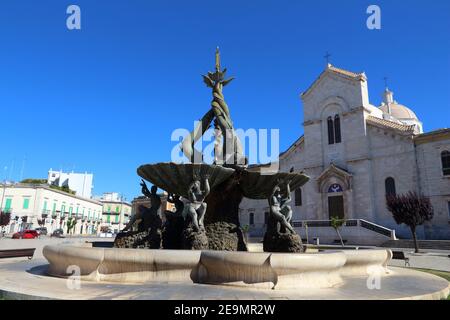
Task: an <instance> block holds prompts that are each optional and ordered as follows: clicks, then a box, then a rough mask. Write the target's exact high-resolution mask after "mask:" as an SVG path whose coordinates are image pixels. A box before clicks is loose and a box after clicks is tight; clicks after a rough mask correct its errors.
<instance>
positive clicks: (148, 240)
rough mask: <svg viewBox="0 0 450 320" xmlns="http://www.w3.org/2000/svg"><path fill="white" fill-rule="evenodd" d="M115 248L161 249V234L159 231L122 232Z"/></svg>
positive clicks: (116, 240)
mask: <svg viewBox="0 0 450 320" xmlns="http://www.w3.org/2000/svg"><path fill="white" fill-rule="evenodd" d="M114 248H135V249H136V248H139V249H159V248H161V232H160V231H159V230H158V231H156V232H148V231H142V232H138V231H129V232H120V233H119V234H117V236H116V239H115V240H114Z"/></svg>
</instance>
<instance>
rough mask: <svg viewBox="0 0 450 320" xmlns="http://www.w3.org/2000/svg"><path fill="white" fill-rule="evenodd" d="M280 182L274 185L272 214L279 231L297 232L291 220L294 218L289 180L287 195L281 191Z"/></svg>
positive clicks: (271, 200) (271, 201) (271, 199)
mask: <svg viewBox="0 0 450 320" xmlns="http://www.w3.org/2000/svg"><path fill="white" fill-rule="evenodd" d="M280 184H281V183H279V184H277V185H275V186H274V188H273V190H272V194H271V196H270V198H269V205H270V215H271V217H272V218H273V219H274V220H275V221H276V229H277V233H280V232H281V231H284V230H285V231H286V232H287V231H289V232H290V233H295V231H294V229H293V228H292V226H291V224H290V221H291V219H292V209H291V207H290V206H289V205H288V203H289V202H290V201H291V195H290V191H291V190H290V186H289V182H287V183H286V190H287V191H286V195H283V194H282V193H281V188H280Z"/></svg>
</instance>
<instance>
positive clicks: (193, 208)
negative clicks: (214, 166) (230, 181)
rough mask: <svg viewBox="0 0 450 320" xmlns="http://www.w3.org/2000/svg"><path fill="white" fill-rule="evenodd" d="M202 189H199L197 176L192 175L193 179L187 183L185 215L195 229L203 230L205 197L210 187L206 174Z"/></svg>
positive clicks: (199, 184) (199, 183)
mask: <svg viewBox="0 0 450 320" xmlns="http://www.w3.org/2000/svg"><path fill="white" fill-rule="evenodd" d="M204 188H205V189H204V190H202V189H201V182H200V178H199V177H198V176H196V177H194V181H192V183H191V184H190V185H189V190H188V195H189V198H188V199H189V202H188V203H187V204H186V207H185V210H186V215H187V216H189V217H190V218H191V221H192V225H193V228H194V230H195V231H197V232H198V231H204V230H205V226H204V224H203V220H204V218H205V212H206V202H204V200H205V198H206V197H207V196H208V194H209V191H210V188H209V181H208V176H205V177H204Z"/></svg>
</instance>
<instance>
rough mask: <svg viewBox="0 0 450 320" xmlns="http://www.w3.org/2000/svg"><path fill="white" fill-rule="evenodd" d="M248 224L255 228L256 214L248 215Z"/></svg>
mask: <svg viewBox="0 0 450 320" xmlns="http://www.w3.org/2000/svg"><path fill="white" fill-rule="evenodd" d="M248 224H249V225H251V226H253V225H254V224H255V213H254V212H250V214H249V215H248Z"/></svg>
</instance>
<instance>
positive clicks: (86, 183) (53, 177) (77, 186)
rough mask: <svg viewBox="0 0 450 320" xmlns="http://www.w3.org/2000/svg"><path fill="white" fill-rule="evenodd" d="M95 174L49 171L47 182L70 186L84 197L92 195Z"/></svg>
mask: <svg viewBox="0 0 450 320" xmlns="http://www.w3.org/2000/svg"><path fill="white" fill-rule="evenodd" d="M93 179H94V175H93V174H90V173H74V172H70V173H65V172H62V171H61V170H60V171H53V170H52V169H50V170H49V171H48V178H47V183H48V184H50V185H56V186H58V187H68V188H69V189H70V190H72V191H75V194H76V195H77V196H80V197H83V198H91V197H92V189H93V188H94V186H93V185H92V181H93Z"/></svg>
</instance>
